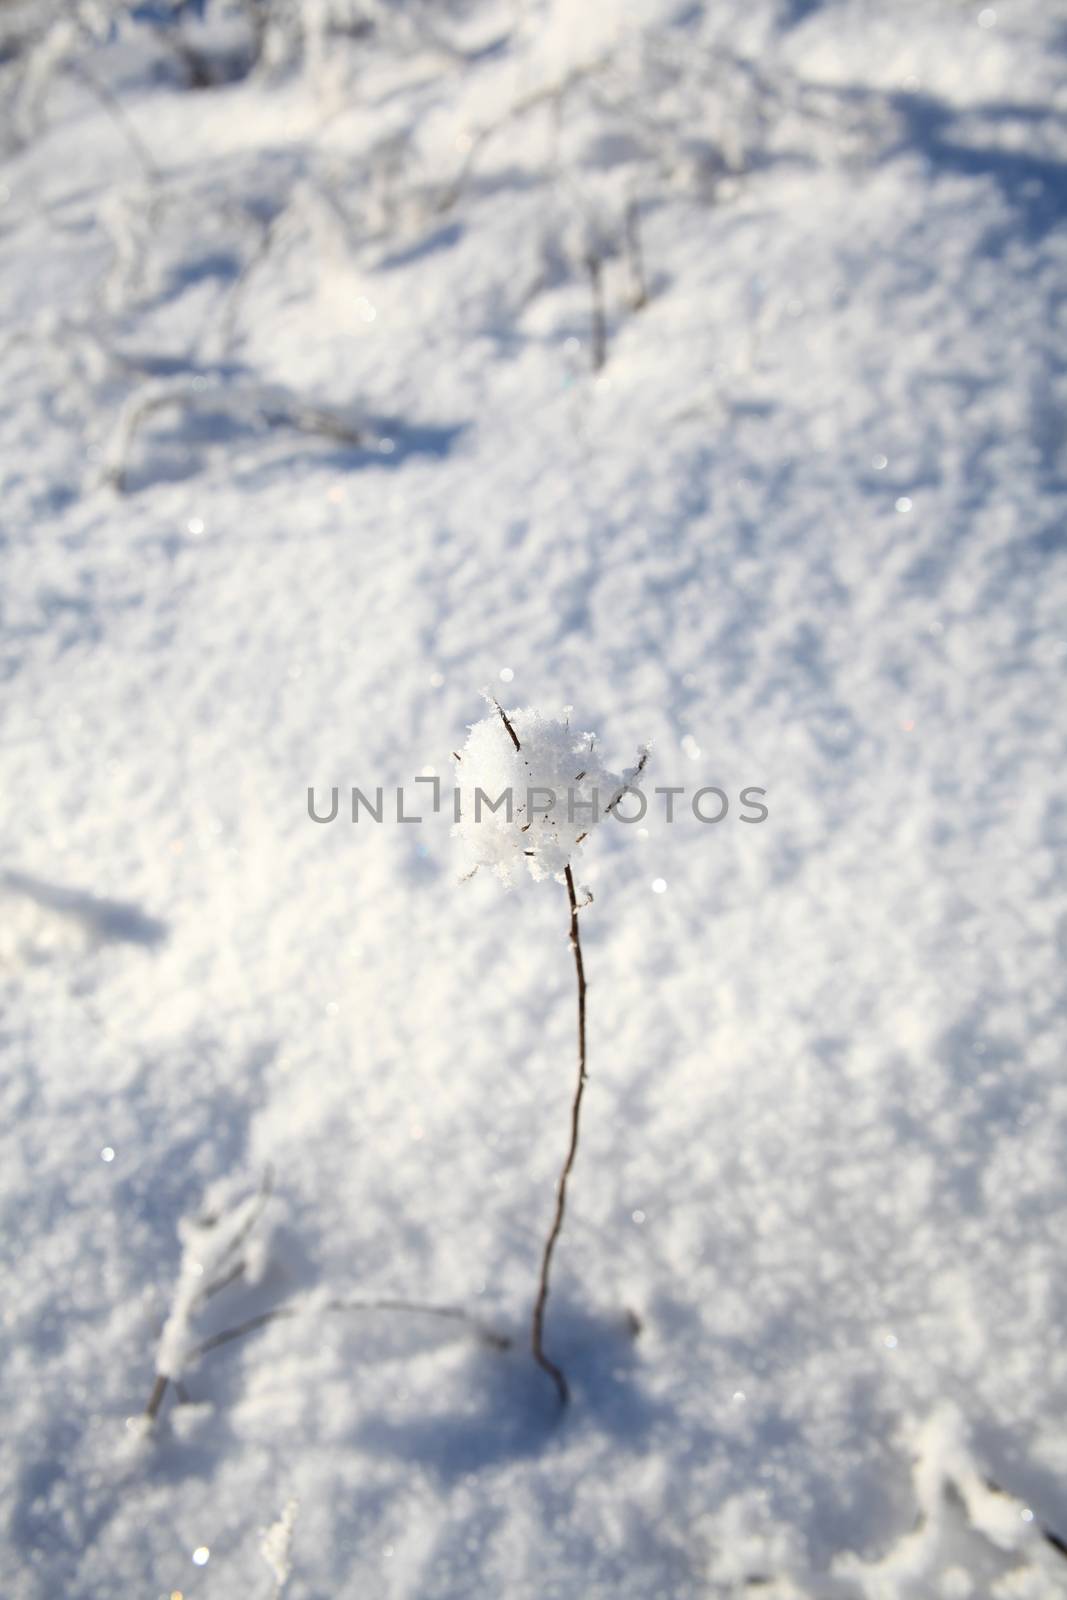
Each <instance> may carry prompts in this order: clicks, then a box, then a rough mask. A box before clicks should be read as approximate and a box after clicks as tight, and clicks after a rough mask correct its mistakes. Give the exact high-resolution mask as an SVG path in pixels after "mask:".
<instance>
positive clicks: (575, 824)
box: [452, 702, 644, 886]
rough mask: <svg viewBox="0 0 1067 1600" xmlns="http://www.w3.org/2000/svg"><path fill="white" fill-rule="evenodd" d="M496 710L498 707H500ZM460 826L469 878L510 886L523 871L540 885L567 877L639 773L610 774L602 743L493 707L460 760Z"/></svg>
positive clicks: (541, 718)
mask: <svg viewBox="0 0 1067 1600" xmlns="http://www.w3.org/2000/svg"><path fill="white" fill-rule="evenodd" d="M494 706H495V702H494ZM457 760H458V769H457V784H458V788H459V791H460V796H461V801H460V806H461V810H460V819H459V821H458V822H457V823H456V824H455V826H454V827H453V829H452V832H453V835H454V836H455V837H456V838H457V839H458V841H459V845H460V850H461V853H462V856H463V858H464V862H465V875H467V876H469V875H470V873H472V872H474V871H476V870H477V869H478V868H479V867H491V868H492V870H493V871H494V872H495V873H496V875H497V877H499V878H500V879H501V880H502V881H503V882H504V883H505V884H507V885H509V886H510V885H511V884H512V883H514V881H515V877H516V874H517V873H519V872H521V869H522V868H523V867H524V866H525V867H526V868H527V869H528V870H529V873H530V876H531V877H532V878H535V879H541V878H547V877H556V878H560V877H562V875H563V872H564V869H565V868H566V867H567V866H568V865H569V864H570V860H571V857H572V856H573V854H574V852H575V851H576V850H577V848H578V847H579V845H580V844H581V842H582V840H583V839H585V837H586V835H587V834H588V833H589V832H590V831H591V829H592V828H593V827H594V826H595V825H596V823H597V822H599V821H601V820H602V819H603V818H604V817H605V816H606V815H607V814H608V812H609V811H610V810H611V809H612V808H613V807H614V805H615V804H616V803H617V802H618V801H619V800H620V799H621V798H622V796H623V795H624V794H625V793H626V792H627V789H628V787H629V786H630V784H631V783H632V781H633V780H634V779H635V778H636V776H637V774H638V772H639V771H640V768H641V766H642V765H643V764H644V757H643V756H642V759H641V761H640V763H639V765H638V766H637V767H634V768H633V769H631V770H629V771H627V772H626V773H625V774H624V775H620V774H619V773H616V772H612V771H610V770H609V768H607V767H606V766H605V765H604V763H603V762H602V761H601V759H600V757H599V755H598V754H597V751H596V735H595V734H592V733H581V732H579V731H577V730H576V729H575V728H572V726H571V722H570V714H569V708H567V709H565V710H564V711H563V713H562V714H561V715H560V716H558V717H552V716H546V715H544V713H542V712H540V711H535V710H533V709H532V708H530V707H520V708H518V709H516V710H513V711H507V712H505V711H504V710H503V709H502V708H501V707H495V709H494V710H493V711H492V712H491V713H490V715H489V716H487V717H484V718H483V719H482V720H481V721H480V722H476V723H475V724H474V725H473V727H472V728H471V729H470V732H469V733H468V736H467V742H466V744H464V746H463V748H462V750H461V751H459V752H458V753H457Z"/></svg>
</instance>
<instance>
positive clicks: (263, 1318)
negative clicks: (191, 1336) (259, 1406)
mask: <svg viewBox="0 0 1067 1600" xmlns="http://www.w3.org/2000/svg"><path fill="white" fill-rule="evenodd" d="M321 1309H322V1310H324V1311H399V1312H407V1313H415V1314H420V1313H421V1314H422V1315H423V1316H427V1317H442V1318H444V1319H445V1320H447V1321H449V1322H462V1323H463V1324H464V1325H465V1326H466V1327H469V1328H472V1329H473V1330H474V1332H475V1333H476V1334H477V1335H478V1337H479V1338H480V1339H481V1340H482V1342H483V1343H484V1344H487V1345H488V1346H489V1347H490V1349H493V1350H510V1349H511V1340H510V1338H509V1337H508V1336H507V1334H506V1333H498V1332H497V1330H496V1329H495V1328H491V1327H490V1326H489V1325H488V1323H485V1322H482V1321H480V1319H479V1318H478V1317H472V1316H471V1314H470V1312H469V1311H464V1310H463V1308H462V1307H461V1306H439V1305H432V1304H429V1303H427V1302H425V1301H422V1300H391V1299H377V1300H328V1301H327V1302H326V1304H325V1305H324V1306H323V1307H321ZM315 1310H316V1308H315V1307H314V1306H308V1305H280V1306H273V1307H272V1308H271V1310H269V1311H261V1312H260V1313H259V1315H258V1316H255V1317H249V1318H248V1319H247V1320H246V1321H245V1322H239V1323H237V1325H236V1326H235V1327H233V1328H223V1329H222V1330H221V1331H220V1332H219V1333H213V1334H211V1335H210V1337H209V1338H207V1339H201V1341H200V1343H199V1344H195V1345H193V1346H192V1347H191V1348H190V1349H189V1350H187V1351H186V1353H185V1360H186V1361H187V1362H189V1363H193V1362H196V1361H199V1360H200V1358H201V1357H202V1356H206V1355H208V1354H210V1352H211V1351H212V1350H219V1349H221V1348H222V1346H223V1345H227V1344H232V1343H233V1342H234V1340H235V1339H243V1338H244V1337H245V1335H246V1334H249V1333H255V1332H256V1331H257V1330H258V1329H259V1328H265V1327H267V1325H268V1324H269V1323H271V1322H282V1321H284V1320H287V1319H288V1318H290V1317H299V1316H311V1315H313V1314H314V1312H315ZM171 1382H173V1383H174V1385H175V1388H178V1387H179V1383H178V1380H176V1379H171V1378H168V1377H167V1376H165V1375H164V1374H163V1373H157V1375H156V1380H155V1383H154V1384H153V1386H152V1393H151V1394H150V1395H149V1398H148V1404H147V1405H146V1406H145V1409H144V1414H145V1416H146V1417H147V1418H148V1419H149V1421H154V1420H155V1418H156V1417H157V1416H158V1415H159V1410H160V1407H161V1406H162V1404H163V1398H164V1396H165V1394H166V1392H167V1385H168V1383H171Z"/></svg>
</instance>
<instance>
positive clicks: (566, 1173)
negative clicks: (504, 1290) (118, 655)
mask: <svg viewBox="0 0 1067 1600" xmlns="http://www.w3.org/2000/svg"><path fill="white" fill-rule="evenodd" d="M564 877H565V879H566V882H567V898H568V900H569V902H570V909H571V922H570V941H571V949H572V950H573V951H574V968H575V972H576V973H577V975H578V1084H577V1087H576V1089H575V1091H574V1102H573V1104H572V1106H571V1141H570V1147H569V1149H568V1151H567V1159H566V1161H565V1162H564V1163H563V1171H562V1172H561V1173H560V1175H559V1184H558V1186H557V1189H556V1214H555V1216H554V1217H553V1219H552V1227H551V1229H550V1231H549V1235H548V1238H547V1240H546V1241H545V1253H544V1255H543V1256H542V1258H541V1279H540V1283H539V1285H538V1290H537V1301H536V1303H535V1305H534V1313H533V1327H532V1333H531V1348H532V1350H533V1358H534V1360H535V1361H536V1362H537V1365H538V1366H539V1367H541V1368H543V1370H544V1371H545V1372H547V1373H548V1375H549V1377H550V1378H551V1379H552V1381H553V1383H554V1384H555V1385H556V1389H557V1390H558V1392H559V1400H560V1405H564V1406H565V1405H566V1404H567V1402H568V1400H569V1399H570V1390H569V1388H568V1387H567V1380H566V1378H565V1377H564V1376H563V1373H562V1372H561V1371H560V1369H559V1367H557V1366H556V1364H555V1362H554V1361H551V1360H550V1359H549V1357H548V1356H546V1355H545V1350H544V1327H545V1303H546V1301H547V1300H548V1275H549V1271H550V1269H551V1266H552V1252H553V1251H554V1250H555V1248H556V1241H557V1239H558V1238H559V1236H560V1231H561V1230H562V1227H563V1213H564V1210H565V1208H566V1204H567V1179H568V1178H569V1177H570V1175H571V1168H572V1167H573V1166H574V1158H575V1156H576V1155H577V1154H578V1122H579V1118H580V1116H581V1111H582V1095H583V1094H584V1092H585V1085H586V1078H587V1074H586V1070H585V966H584V965H583V962H582V942H581V937H580V935H579V932H578V897H577V895H576V894H575V892H574V874H573V873H572V871H571V869H570V865H569V864H568V865H567V867H566V868H565V870H564Z"/></svg>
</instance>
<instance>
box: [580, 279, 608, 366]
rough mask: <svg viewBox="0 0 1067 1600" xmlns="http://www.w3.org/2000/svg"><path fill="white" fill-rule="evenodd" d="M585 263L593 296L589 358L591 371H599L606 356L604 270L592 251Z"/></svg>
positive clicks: (606, 333)
mask: <svg viewBox="0 0 1067 1600" xmlns="http://www.w3.org/2000/svg"><path fill="white" fill-rule="evenodd" d="M585 265H586V271H587V272H588V273H589V288H590V292H591V294H592V297H593V305H592V342H591V348H590V359H591V362H592V367H593V371H594V372H599V371H600V369H601V367H602V366H603V365H604V362H605V361H606V360H607V358H608V325H607V319H606V317H605V315H604V270H603V263H602V262H601V260H600V257H599V256H598V255H597V254H596V253H595V252H593V251H590V253H589V255H588V256H587V257H586V259H585Z"/></svg>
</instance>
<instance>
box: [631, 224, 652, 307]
mask: <svg viewBox="0 0 1067 1600" xmlns="http://www.w3.org/2000/svg"><path fill="white" fill-rule="evenodd" d="M626 260H627V263H628V264H629V268H630V309H631V310H633V311H640V310H641V308H642V307H643V306H646V305H647V304H648V280H647V279H646V277H645V256H644V251H643V249H642V248H641V208H640V206H639V205H638V203H637V200H636V199H631V201H630V203H629V205H628V206H627V207H626Z"/></svg>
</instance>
